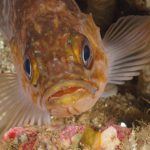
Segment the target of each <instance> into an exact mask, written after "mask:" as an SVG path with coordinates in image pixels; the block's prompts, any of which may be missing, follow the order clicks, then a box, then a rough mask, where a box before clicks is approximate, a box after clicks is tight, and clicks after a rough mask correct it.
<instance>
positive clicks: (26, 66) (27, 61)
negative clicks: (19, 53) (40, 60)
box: [24, 57, 32, 79]
mask: <svg viewBox="0 0 150 150" xmlns="http://www.w3.org/2000/svg"><path fill="white" fill-rule="evenodd" d="M24 70H25V73H26V75H27V77H28V78H29V79H31V76H32V68H31V61H30V58H29V57H25V59H24Z"/></svg>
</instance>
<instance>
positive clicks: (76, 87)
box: [22, 16, 107, 117]
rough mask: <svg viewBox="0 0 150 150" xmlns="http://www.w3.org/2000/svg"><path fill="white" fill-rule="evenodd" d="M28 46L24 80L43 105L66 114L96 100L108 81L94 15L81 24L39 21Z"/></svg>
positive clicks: (86, 107)
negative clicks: (92, 20)
mask: <svg viewBox="0 0 150 150" xmlns="http://www.w3.org/2000/svg"><path fill="white" fill-rule="evenodd" d="M55 19H56V18H55ZM76 21H77V20H76ZM68 22H69V20H68ZM43 26H44V27H43ZM26 45H27V46H26V48H25V53H24V58H23V59H24V62H23V69H24V73H23V78H22V79H23V82H25V84H24V85H25V86H24V87H25V88H26V93H29V95H30V97H31V99H32V101H33V102H34V103H36V104H38V106H39V107H40V108H42V109H46V110H47V111H48V112H50V113H51V114H52V115H54V116H59V117H65V116H71V115H77V114H80V113H82V112H85V111H86V110H88V109H90V108H91V107H92V106H93V105H94V104H95V103H96V101H97V100H98V99H99V97H100V95H101V93H102V92H103V90H104V87H105V84H106V80H107V77H106V76H107V58H106V56H105V53H104V51H103V48H102V45H101V42H100V37H99V30H98V28H97V27H96V26H95V24H94V23H93V22H92V25H91V16H90V17H89V18H88V19H87V21H85V22H82V23H80V26H79V25H76V26H73V25H72V24H68V23H66V22H63V23H62V22H61V23H60V22H57V20H54V19H53V23H52V22H51V23H47V22H45V23H43V22H42V23H41V24H40V23H36V24H34V25H32V26H31V27H30V28H29V31H28V40H27V44H26Z"/></svg>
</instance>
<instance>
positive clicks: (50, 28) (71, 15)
mask: <svg viewBox="0 0 150 150" xmlns="http://www.w3.org/2000/svg"><path fill="white" fill-rule="evenodd" d="M0 6H1V7H2V8H1V10H0V16H1V18H0V28H1V31H2V33H3V35H4V37H5V38H6V40H7V41H8V43H9V45H10V48H11V51H12V54H13V59H14V64H15V68H16V74H13V75H12V74H9V75H8V74H2V75H1V76H0V78H1V79H3V78H5V79H6V80H7V81H8V82H6V84H5V86H8V85H9V83H10V86H11V87H12V88H13V90H14V91H15V92H13V94H10V95H9V96H8V98H6V99H7V101H9V102H10V103H12V107H11V108H9V110H7V113H6V114H5V116H4V117H3V118H2V119H3V122H4V123H6V122H8V121H9V122H10V123H9V124H8V125H7V126H6V127H5V128H4V129H8V128H10V127H11V126H16V125H22V124H25V123H28V124H39V125H41V124H48V123H49V122H50V120H49V114H52V115H55V116H58V117H66V116H71V115H78V114H80V113H82V112H85V111H87V110H88V109H90V108H91V107H92V106H93V105H94V104H95V103H96V101H97V100H98V99H99V97H100V96H101V95H102V93H103V92H104V89H105V86H106V84H108V83H113V84H122V83H124V81H126V80H130V79H132V77H133V76H136V75H138V70H139V69H141V68H142V66H143V65H144V64H145V63H147V62H148V61H149V59H148V57H147V56H149V53H150V50H149V48H148V43H144V42H145V41H146V42H149V41H150V34H149V31H148V32H145V30H148V29H149V28H150V17H149V16H143V17H142V16H137V17H135V16H129V17H126V18H121V19H120V20H119V21H118V22H116V23H115V24H114V25H112V26H111V27H110V29H109V30H108V31H107V33H106V35H105V37H104V39H103V40H102V39H101V36H100V34H99V28H98V27H97V26H96V25H95V23H94V21H93V19H92V16H91V15H86V14H83V13H82V12H81V11H80V10H79V8H78V7H77V5H76V3H75V2H74V1H73V0H51V1H50V0H42V1H41V0H26V1H23V0H2V1H1V2H0ZM133 20H134V22H133ZM139 31H140V32H141V36H142V37H143V39H144V40H143V39H142V38H140V36H139ZM130 37H132V38H130ZM138 37H139V38H138ZM142 42H143V43H144V44H145V47H142ZM140 43H141V45H140ZM136 46H137V47H136ZM142 48H143V54H142V55H141V51H142ZM1 88H2V86H0V90H1ZM5 92H6V93H7V91H5ZM9 92H10V91H9ZM14 93H15V94H14ZM4 98H5V97H4V96H3V94H2V92H1V91H0V101H2V104H5V102H6V101H5V100H4ZM10 103H6V105H5V107H4V106H1V107H2V110H1V112H3V111H4V110H5V109H4V108H7V107H8V106H10ZM12 112H14V115H13V117H11V115H10V114H11V113H12ZM17 116H19V117H18V118H17V119H16V117H17ZM9 119H10V120H11V121H10V120H9ZM0 127H4V125H3V124H0Z"/></svg>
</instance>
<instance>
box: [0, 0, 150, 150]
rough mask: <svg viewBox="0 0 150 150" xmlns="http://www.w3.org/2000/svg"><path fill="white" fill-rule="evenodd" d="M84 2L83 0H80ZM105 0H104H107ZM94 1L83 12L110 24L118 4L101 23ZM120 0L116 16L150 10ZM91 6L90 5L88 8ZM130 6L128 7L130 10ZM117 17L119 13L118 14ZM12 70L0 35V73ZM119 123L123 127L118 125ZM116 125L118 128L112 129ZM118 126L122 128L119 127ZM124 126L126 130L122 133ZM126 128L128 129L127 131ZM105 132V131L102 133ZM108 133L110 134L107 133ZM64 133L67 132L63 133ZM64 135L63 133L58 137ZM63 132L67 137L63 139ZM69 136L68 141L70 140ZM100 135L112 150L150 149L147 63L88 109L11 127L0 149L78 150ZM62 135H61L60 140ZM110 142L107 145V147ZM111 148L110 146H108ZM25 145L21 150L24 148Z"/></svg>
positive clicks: (149, 73) (148, 4) (144, 4)
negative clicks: (47, 121)
mask: <svg viewBox="0 0 150 150" xmlns="http://www.w3.org/2000/svg"><path fill="white" fill-rule="evenodd" d="M82 1H85V0H82ZM107 1H108V0H103V2H107ZM91 2H95V3H96V2H97V0H91V1H90V0H88V1H86V3H87V8H86V9H84V11H85V12H88V13H89V12H93V16H94V18H95V19H96V22H97V24H102V25H103V26H104V27H105V25H106V26H109V25H110V24H111V22H112V21H113V20H114V19H115V17H114V16H115V14H116V10H115V7H116V5H118V2H117V4H116V1H115V0H114V1H111V3H110V5H109V4H108V5H106V8H107V6H108V7H109V6H111V8H112V9H107V11H108V12H109V14H111V15H113V16H112V17H111V16H109V14H108V16H105V13H104V17H103V18H105V19H106V17H107V19H106V20H104V22H102V23H100V22H99V20H103V18H102V19H101V18H99V17H97V14H98V13H99V12H97V11H95V8H97V6H96V5H94V3H93V4H92V5H91ZM119 3H121V4H123V5H122V6H121V7H120V10H121V11H120V12H119V13H118V11H117V13H118V14H119V15H121V16H122V15H128V14H130V13H131V11H132V12H133V13H131V14H135V13H137V12H138V13H137V14H140V13H142V14H145V13H147V12H148V14H149V9H150V1H149V0H145V1H143V0H139V1H138V0H121V1H119ZM89 6H90V7H89ZM129 9H130V10H129ZM117 17H118V15H117ZM5 72H14V66H13V64H12V60H11V54H10V49H9V48H8V47H7V46H6V45H5V42H4V41H3V38H2V37H1V36H0V73H5ZM121 126H122V127H121ZM115 127H117V128H115ZM119 127H121V128H119ZM123 127H124V129H127V130H126V131H129V130H130V134H129V132H123V130H122V129H123ZM128 129H129V130H128ZM104 131H106V132H104ZM108 131H109V133H111V134H107V133H108ZM117 131H120V132H119V133H127V134H126V135H127V136H124V138H123V140H120V139H118V137H116V135H115V133H116V132H117ZM66 133H67V134H66ZM60 135H63V136H60ZM65 135H66V136H67V137H66V138H65ZM70 135H71V136H72V137H71V143H70V139H68V138H70ZM103 135H104V136H105V137H107V136H106V135H108V137H107V138H106V142H108V143H107V144H105V142H104V141H103V142H102V143H103V146H105V149H106V150H107V149H108V150H111V148H112V150H113V149H115V148H114V147H113V146H115V147H117V149H121V150H149V149H150V64H148V65H146V66H145V68H143V71H142V72H141V75H140V76H139V77H138V78H134V80H133V81H130V82H127V83H126V84H125V85H123V86H120V87H119V91H118V93H117V94H116V95H114V96H112V97H109V98H101V99H100V100H99V101H98V102H97V103H96V105H95V106H94V107H93V108H92V109H91V110H90V111H88V112H86V113H83V114H81V115H80V116H75V117H71V118H64V119H57V118H53V117H52V122H51V125H50V126H42V127H37V126H24V127H19V128H13V129H10V131H9V132H7V133H6V134H5V135H4V137H3V140H1V142H0V150H5V149H8V150H17V149H22V150H28V149H29V150H30V149H31V147H32V148H34V149H37V150H44V149H48V150H49V149H54V150H55V149H56V148H57V146H58V145H59V146H62V148H61V149H69V150H71V149H72V150H80V149H86V150H88V149H89V150H90V149H93V148H91V147H86V148H83V145H82V144H83V143H84V144H86V145H88V146H89V145H90V144H92V145H98V144H100V143H99V142H100V141H97V140H96V139H97V138H94V137H101V138H103ZM111 135H113V139H114V141H110V140H109V137H111ZM61 137H63V139H65V140H63V139H62V138H61ZM108 144H109V147H107V146H108ZM110 147H111V148H110ZM23 148H24V149H23Z"/></svg>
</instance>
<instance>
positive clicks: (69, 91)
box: [41, 80, 105, 117]
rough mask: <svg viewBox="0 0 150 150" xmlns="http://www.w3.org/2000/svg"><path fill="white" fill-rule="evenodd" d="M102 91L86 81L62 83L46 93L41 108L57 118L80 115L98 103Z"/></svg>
mask: <svg viewBox="0 0 150 150" xmlns="http://www.w3.org/2000/svg"><path fill="white" fill-rule="evenodd" d="M104 87H105V85H104V84H103V87H102V86H101V89H103V88H104ZM101 89H99V87H98V86H97V85H96V84H92V83H86V82H85V81H74V80H72V81H68V80H67V81H61V82H59V83H58V84H56V85H55V86H52V87H51V88H50V89H47V90H46V91H45V93H44V96H43V98H42V101H41V106H42V107H46V109H47V110H48V111H49V112H50V114H52V115H53V116H57V117H68V116H72V115H79V114H81V113H82V112H85V111H87V110H89V109H90V108H91V107H92V106H93V105H94V104H95V103H96V102H97V100H98V98H99V96H100V94H101V91H100V90H101Z"/></svg>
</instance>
